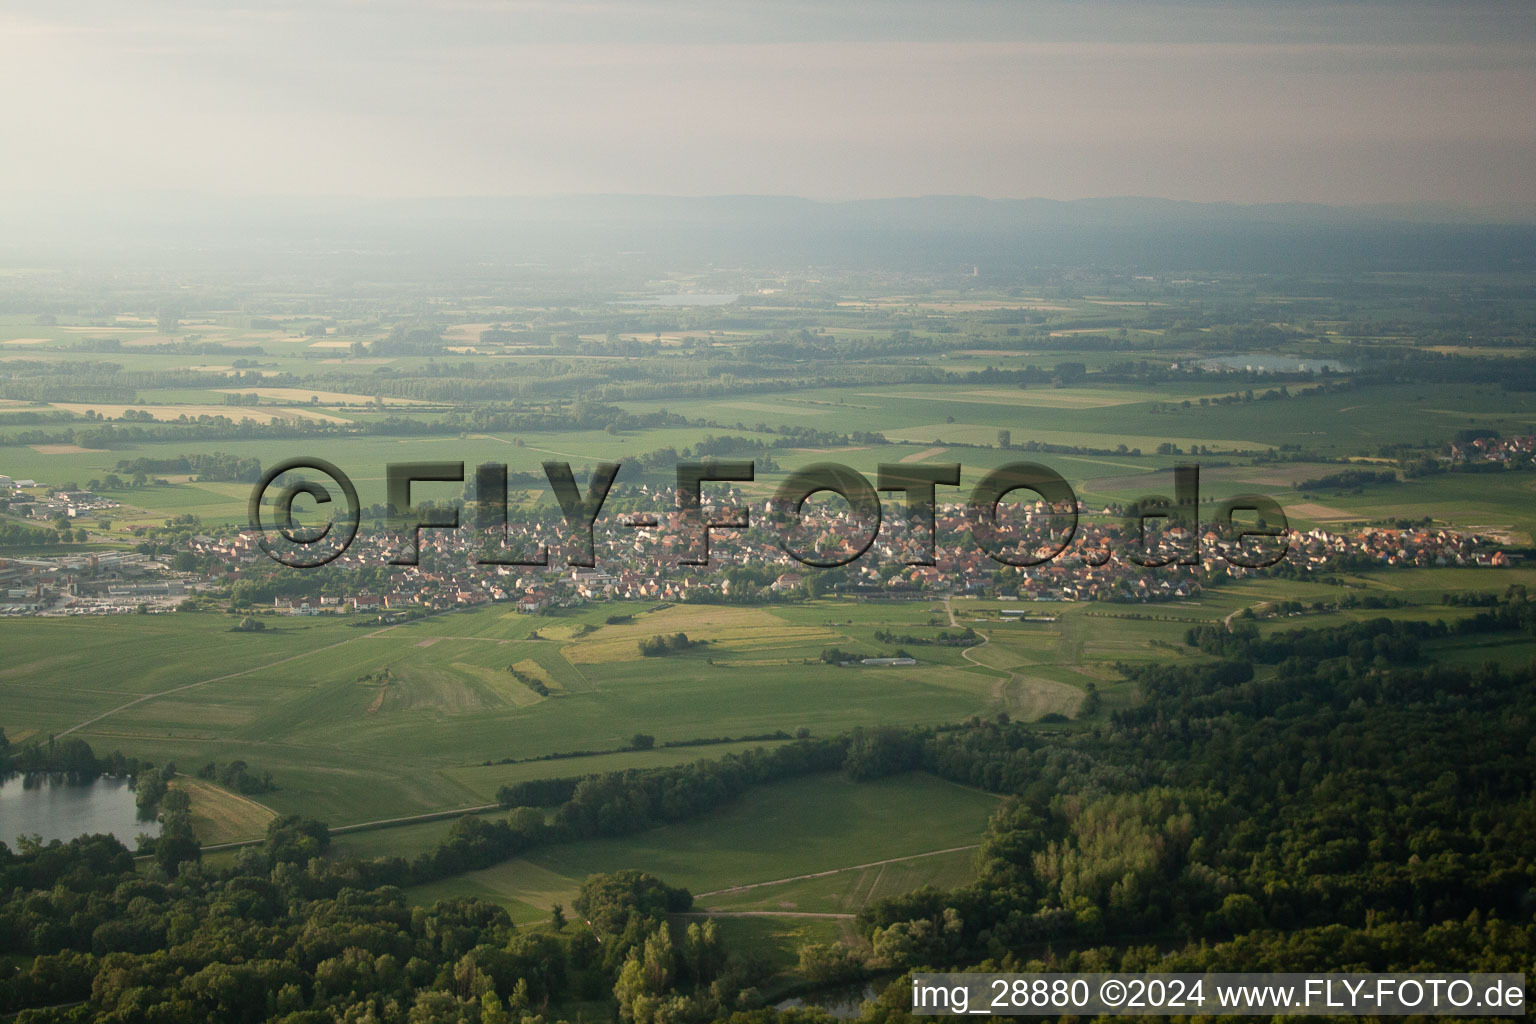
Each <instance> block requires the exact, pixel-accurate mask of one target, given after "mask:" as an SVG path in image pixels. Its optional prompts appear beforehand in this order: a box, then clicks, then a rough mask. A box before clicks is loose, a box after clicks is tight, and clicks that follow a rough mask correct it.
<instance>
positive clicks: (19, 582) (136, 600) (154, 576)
mask: <svg viewBox="0 0 1536 1024" xmlns="http://www.w3.org/2000/svg"><path fill="white" fill-rule="evenodd" d="M202 585H203V583H202V581H201V579H200V578H197V577H193V576H190V575H188V574H185V573H176V572H173V571H172V570H171V569H170V568H169V567H168V566H165V565H163V564H161V563H159V562H155V561H153V560H151V559H149V558H147V557H145V556H144V555H141V554H139V553H137V552H133V551H102V552H93V553H90V554H70V555H63V556H60V557H55V558H0V615H10V616H14V615H57V616H67V615H117V614H126V613H136V612H140V611H141V610H142V611H144V612H166V611H173V610H174V609H175V608H176V606H177V605H179V604H181V603H182V602H183V601H185V600H186V599H187V598H188V597H189V596H191V594H193V593H194V592H195V591H196V590H198V589H199V588H200V587H201V586H202Z"/></svg>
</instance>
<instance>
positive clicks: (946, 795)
mask: <svg viewBox="0 0 1536 1024" xmlns="http://www.w3.org/2000/svg"><path fill="white" fill-rule="evenodd" d="M997 802H998V801H997V798H995V797H992V796H989V795H987V794H985V793H980V792H977V791H974V790H969V789H965V788H963V787H960V786H956V785H953V784H952V783H948V782H944V781H941V780H939V779H935V778H933V777H931V776H927V775H920V774H910V775H903V776H898V777H894V778H888V779H881V780H878V781H875V782H867V783H855V782H850V781H848V780H847V779H845V778H843V777H842V776H812V777H810V778H806V779H798V780H795V781H792V782H786V783H781V784H778V785H774V786H769V787H764V788H762V789H757V790H753V791H750V792H748V793H747V794H746V795H744V796H742V797H741V798H740V799H738V800H736V801H735V802H733V803H732V804H731V805H730V806H728V807H727V808H725V809H723V810H721V811H719V812H716V813H714V814H710V815H707V816H705V817H703V818H699V819H697V820H693V821H688V822H684V823H681V824H677V825H669V826H665V827H662V828H658V829H653V830H651V831H650V832H645V833H642V834H640V835H636V836H625V837H623V838H619V839H603V840H589V841H585V842H578V843H569V844H565V845H561V846H555V847H550V848H548V849H544V850H539V851H537V852H535V853H533V854H531V855H529V856H527V857H525V858H519V859H516V860H511V861H507V862H506V863H504V864H498V865H497V866H495V867H492V868H487V869H485V870H482V871H472V872H470V873H468V874H466V875H462V876H459V877H456V878H452V879H449V880H446V881H443V882H438V883H434V884H431V885H426V886H421V887H419V888H417V889H414V890H412V893H411V894H412V898H413V899H415V900H417V901H419V902H423V903H430V902H431V901H432V900H434V899H438V898H441V897H443V896H447V895H455V896H459V895H475V896H480V897H482V898H484V899H489V900H494V901H495V902H498V903H501V904H503V905H504V906H507V907H508V908H509V909H511V910H512V911H513V913H514V916H516V917H518V918H519V919H522V920H528V921H534V920H543V919H544V918H546V917H547V916H548V914H549V908H550V907H551V906H553V905H554V904H555V903H562V904H564V905H565V906H566V908H567V909H569V907H570V901H571V899H573V898H574V896H575V894H576V890H577V888H578V887H579V886H580V885H581V882H582V880H583V879H585V878H586V877H587V875H589V874H594V873H599V872H606V871H614V870H617V869H619V868H625V867H635V868H640V869H642V870H645V871H649V872H651V873H652V874H655V875H657V876H659V877H661V878H665V879H667V880H668V881H669V882H671V883H672V884H674V885H682V886H685V887H686V888H688V889H689V890H691V891H692V892H693V893H694V894H695V905H696V906H697V907H698V908H700V909H701V910H709V909H719V910H722V911H733V912H741V911H760V910H771V911H774V912H792V913H825V914H845V915H846V914H851V913H854V912H855V911H857V909H858V907H859V906H862V905H863V902H864V901H866V900H868V899H869V898H870V897H871V896H872V895H890V894H892V893H894V892H898V891H905V890H906V889H911V888H916V887H917V886H918V885H921V884H924V883H925V882H943V881H948V882H949V883H950V884H956V883H958V882H961V881H964V880H966V879H968V878H969V877H970V861H969V853H970V852H974V851H959V852H958V853H956V854H945V855H942V856H939V857H931V858H930V857H914V856H913V855H915V854H926V853H931V852H933V851H935V850H944V849H949V848H953V847H966V846H973V845H975V844H976V843H977V842H979V840H980V836H981V831H982V828H983V827H984V826H985V825H986V822H987V818H988V816H989V815H990V814H991V813H992V811H993V810H994V809H995V808H996V806H997ZM893 858H911V859H900V860H895V861H894V863H892V864H890V865H887V866H886V868H887V870H886V878H884V879H880V880H879V881H878V882H876V881H875V880H874V879H871V878H870V877H869V870H870V869H868V868H860V867H858V866H859V865H867V864H871V863H872V862H875V861H882V860H890V859H893ZM875 870H876V875H878V873H879V872H878V867H877V868H876V869H875ZM827 871H836V872H837V874H834V875H829V876H827V877H826V878H823V879H815V880H807V881H804V882H787V883H785V884H784V885H783V886H779V885H773V886H760V887H758V888H755V889H741V890H738V891H736V892H727V891H724V890H729V889H731V888H732V887H735V886H747V885H752V884H754V883H761V882H774V881H777V880H780V879H786V878H790V877H791V876H796V875H809V874H816V873H821V872H827ZM855 890H857V891H855ZM786 902H792V903H794V904H795V906H793V907H786V906H783V905H782V904H784V903H786ZM759 904H765V905H759ZM766 904H771V905H766ZM849 908H851V909H849Z"/></svg>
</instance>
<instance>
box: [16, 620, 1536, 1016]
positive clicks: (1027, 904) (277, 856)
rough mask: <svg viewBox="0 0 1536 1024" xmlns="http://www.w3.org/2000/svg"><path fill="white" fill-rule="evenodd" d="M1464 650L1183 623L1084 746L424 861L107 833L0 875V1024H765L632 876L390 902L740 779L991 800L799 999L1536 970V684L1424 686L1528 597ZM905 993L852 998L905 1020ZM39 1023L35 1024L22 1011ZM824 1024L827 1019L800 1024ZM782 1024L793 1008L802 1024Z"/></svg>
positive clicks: (1527, 676)
mask: <svg viewBox="0 0 1536 1024" xmlns="http://www.w3.org/2000/svg"><path fill="white" fill-rule="evenodd" d="M1478 603H1479V605H1480V607H1481V610H1480V611H1479V612H1478V613H1477V615H1476V616H1475V617H1474V618H1472V619H1468V620H1463V621H1462V623H1460V624H1458V625H1455V626H1449V625H1447V626H1435V625H1429V626H1418V625H1413V626H1410V625H1407V624H1402V623H1396V624H1394V623H1392V622H1390V621H1388V620H1380V621H1378V622H1365V623H1361V624H1359V625H1356V626H1351V627H1345V628H1330V629H1316V630H1292V631H1287V632H1283V633H1274V634H1270V635H1269V636H1268V637H1267V638H1259V637H1258V636H1257V635H1256V634H1255V633H1254V632H1252V631H1251V630H1249V629H1246V628H1239V629H1234V630H1233V631H1232V632H1231V633H1228V634H1222V633H1220V632H1216V631H1199V630H1196V631H1193V632H1192V633H1191V634H1190V636H1189V642H1190V648H1189V649H1190V651H1191V652H1196V653H1195V656H1193V657H1190V658H1187V659H1184V660H1181V661H1179V662H1175V663H1171V664H1170V663H1161V664H1147V665H1125V666H1122V671H1123V672H1124V673H1125V674H1126V675H1127V676H1129V677H1130V678H1132V679H1133V680H1134V681H1135V682H1136V683H1137V686H1138V689H1139V693H1140V700H1139V701H1138V702H1137V703H1136V704H1135V705H1133V706H1130V707H1126V708H1123V709H1121V710H1117V711H1113V712H1106V711H1102V710H1099V711H1095V712H1092V713H1091V717H1090V718H1088V719H1087V720H1086V721H1084V722H1082V723H1080V727H1078V728H1076V729H1067V730H1063V729H1060V728H1052V727H1042V726H1039V725H1026V724H1020V723H1015V722H1010V721H1008V720H1007V719H1006V717H1004V716H999V717H997V718H995V719H986V720H983V719H979V718H976V719H972V720H970V721H968V722H965V723H960V724H956V725H953V726H948V727H943V728H918V729H896V728H879V729H870V730H857V731H854V732H852V733H848V734H845V735H842V736H838V737H835V738H830V739H802V740H799V741H796V742H793V743H787V744H784V745H783V746H780V747H778V748H775V749H774V750H772V751H754V752H748V753H745V754H741V755H732V756H728V757H724V758H720V759H718V760H713V761H700V762H696V763H695V764H693V765H688V766H682V767H676V768H667V769H660V770H655V771H646V772H634V771H632V772H625V773H614V774H608V775H596V776H589V777H587V778H584V779H581V780H579V781H572V780H562V781H560V782H557V783H550V784H546V785H543V786H529V787H527V788H526V789H523V790H510V791H508V792H507V793H506V794H505V797H506V799H507V800H508V801H511V800H516V799H521V800H525V801H526V802H527V803H528V804H530V805H534V804H539V805H545V806H553V808H554V809H553V813H552V814H547V813H546V812H545V811H543V810H539V809H536V808H535V807H533V806H522V807H516V808H514V809H512V810H511V812H510V813H509V815H508V816H507V817H506V818H505V819H503V820H500V821H494V822H489V823H488V822H486V821H485V820H484V819H480V818H466V819H463V820H461V821H460V822H459V823H458V824H457V825H456V826H455V827H454V829H453V831H452V833H451V835H450V837H449V838H448V840H447V841H446V842H444V843H443V844H442V845H441V846H439V847H438V848H437V849H435V850H433V851H430V852H428V853H425V854H422V855H421V856H419V857H418V858H416V859H414V860H412V861H405V860H401V859H398V858H396V859H381V860H370V861H359V860H354V859H347V858H339V857H331V856H329V855H328V844H329V834H328V832H327V830H326V828H325V826H324V825H323V824H321V823H319V822H313V821H307V820H303V819H299V818H285V819H281V820H279V821H277V822H274V823H273V825H272V826H271V828H270V830H269V833H268V837H267V840H266V842H265V843H264V844H262V845H261V846H259V847H252V848H247V849H245V850H242V851H241V852H240V854H239V855H238V857H237V858H236V860H235V863H234V865H233V866H231V867H229V868H223V869H217V870H215V869H213V868H210V867H205V866H203V865H202V864H200V863H199V862H198V853H197V850H196V846H195V844H190V845H188V844H185V843H182V844H181V845H180V846H178V847H177V848H176V852H175V855H173V856H159V857H157V858H156V861H155V863H154V864H148V863H145V864H138V865H136V864H135V862H134V860H133V858H132V856H131V855H130V854H129V852H128V851H127V850H126V849H124V848H123V847H122V846H121V845H120V844H119V843H117V842H116V841H115V840H113V839H110V838H106V837H99V836H98V837H90V838H81V839H78V840H75V841H74V842H71V843H67V844H58V843H55V844H49V845H46V846H41V845H37V844H26V845H24V847H23V848H22V849H21V850H19V851H11V850H9V849H0V880H3V893H4V895H3V898H0V943H3V949H0V953H3V954H4V955H5V958H6V959H5V961H4V962H5V963H6V964H7V965H8V966H7V968H6V969H7V972H8V973H7V975H6V976H5V977H4V978H3V979H0V1006H3V1007H5V1008H8V1009H13V1010H18V1009H19V1010H21V1011H22V1012H21V1014H20V1016H19V1018H18V1020H20V1021H34V1022H40V1021H86V1020H101V1021H111V1022H123V1024H127V1022H139V1021H143V1022H152V1021H177V1022H191V1021H210V1022H221V1024H222V1022H230V1021H251V1022H256V1021H282V1022H286V1024H310V1022H313V1024H322V1022H333V1021H349V1022H350V1021H357V1022H363V1021H378V1022H387V1021H401V1022H410V1024H416V1022H434V1021H479V1022H487V1024H489V1022H495V1021H506V1020H530V1019H531V1020H553V1019H560V1018H561V1017H562V1013H563V1011H562V1009H561V1008H562V1007H564V1006H568V1005H570V1004H571V1002H572V1001H574V1000H593V999H605V998H606V999H609V1000H611V1003H610V1004H609V1005H610V1006H611V1007H612V1011H611V1012H613V1013H616V1014H617V1015H618V1016H619V1017H620V1018H622V1019H623V1020H624V1021H626V1022H632V1024H660V1022H667V1024H672V1022H679V1024H687V1022H702V1021H705V1020H714V1019H727V1018H730V1019H735V1020H737V1021H738V1024H745V1022H747V1021H766V1020H769V1019H771V1018H773V1017H775V1016H778V1014H776V1013H775V1011H773V1010H771V1009H766V1008H764V1007H762V1005H761V1003H762V988H761V986H762V985H763V984H764V983H765V982H766V981H767V980H768V977H769V975H770V974H771V972H770V971H769V970H768V969H767V967H766V966H765V965H764V964H763V963H762V962H760V961H759V960H757V959H756V958H754V957H753V956H752V955H750V954H746V953H744V952H742V951H733V950H730V949H727V948H725V946H724V944H723V943H722V942H721V940H720V938H719V936H718V935H717V934H716V932H715V930H714V929H713V928H712V927H711V926H710V925H709V924H708V923H707V921H700V920H697V919H693V921H692V923H690V924H687V925H686V926H684V924H683V923H682V922H683V921H684V920H685V919H683V918H678V917H676V916H675V915H676V914H677V912H679V911H682V910H686V909H687V908H688V907H689V905H690V903H691V897H690V896H689V895H688V893H686V892H685V891H682V890H678V889H675V888H673V887H670V886H668V885H666V884H665V882H664V881H662V880H659V879H655V878H652V877H650V876H648V875H644V874H642V873H640V872H637V871H629V872H620V873H618V874H616V875H601V876H593V877H592V878H590V879H588V881H587V883H586V885H585V886H584V887H583V890H582V895H581V899H580V900H579V901H578V902H577V903H576V904H575V905H574V906H573V907H572V908H571V909H573V910H574V911H575V912H576V915H577V917H578V918H579V919H578V920H572V921H569V922H567V921H566V920H565V916H564V913H563V908H556V913H555V915H554V919H553V920H552V921H551V923H550V925H549V926H547V927H543V928H534V929H528V928H523V929H519V928H515V927H514V926H513V925H512V924H511V922H510V920H509V919H508V917H507V915H506V913H505V912H504V911H503V910H501V909H500V908H498V907H496V906H492V905H489V904H485V903H481V902H477V901H475V900H472V899H449V900H441V901H438V902H435V903H433V904H432V905H430V906H413V905H412V904H411V902H410V901H409V900H408V899H407V897H406V895H405V893H404V892H403V887H405V886H409V885H414V884H418V883H421V882H424V881H429V880H433V879H440V878H444V877H447V876H451V875H454V874H457V873H459V872H462V871H465V870H469V869H471V868H474V867H479V866H484V865H486V864H490V863H495V862H496V861H499V860H503V859H506V858H508V857H511V856H514V855H516V854H518V853H520V852H522V851H524V850H527V849H529V848H530V847H532V846H535V845H540V844H548V843H557V842H563V841H567V840H570V839H575V838H584V837H595V836H612V835H622V834H625V833H632V832H636V831H640V830H643V829H647V828H650V827H653V826H656V825H658V824H663V823H666V822H671V821H679V820H683V819H686V818H691V817H696V816H698V815H701V814H704V813H707V812H708V811H710V810H712V809H715V808H718V807H720V806H722V805H724V804H726V803H727V802H729V801H731V800H734V799H736V798H738V797H739V796H740V795H741V794H743V793H745V792H747V791H748V790H749V789H751V788H752V787H754V786H759V785H763V784H766V783H770V782H773V781H776V780H779V779H784V778H789V777H792V776H795V775H807V774H813V773H824V772H832V771H842V772H844V773H846V774H848V775H849V776H851V777H852V778H854V779H871V778H877V777H880V776H885V775H891V774H895V773H899V772H905V771H912V770H922V771H928V772H932V773H935V774H937V775H939V776H942V777H944V778H946V779H950V780H954V781H957V782H961V783H964V784H967V785H972V786H977V787H981V788H984V789H986V790H989V791H991V792H995V793H1000V794H1007V795H1008V799H1007V800H1006V801H1005V802H1004V803H1003V805H1002V806H1001V808H1000V810H999V811H998V812H997V813H996V815H995V816H994V818H993V820H992V822H991V824H990V826H989V828H988V830H987V834H986V837H985V840H984V843H983V846H982V849H981V851H980V853H979V861H978V864H979V874H978V877H977V879H976V881H975V882H974V883H973V884H970V885H968V886H965V887H963V888H960V889H957V890H953V891H947V892H945V891H938V890H933V889H920V890H917V891H915V892H912V893H909V894H907V895H904V896H900V897H897V898H894V899H889V900H885V901H883V902H880V903H877V904H874V905H872V906H870V907H868V908H866V909H865V911H863V912H862V913H861V914H860V916H859V919H858V922H857V924H858V927H859V929H860V930H861V932H862V935H863V936H864V937H865V938H866V939H867V943H866V944H864V945H862V946H861V947H859V948H852V947H848V948H844V947H827V946H808V947H806V948H804V949H802V950H801V963H802V967H803V968H804V970H805V973H806V974H807V976H810V977H814V978H821V979H825V980H836V979H838V978H857V977H861V976H863V975H864V974H865V973H866V972H870V971H879V972H883V975H882V976H889V974H890V973H893V972H902V971H907V970H911V969H915V968H920V967H932V968H956V969H965V968H983V969H997V970H1031V969H1055V970H1138V971H1139V970H1144V969H1151V970H1181V971H1200V970H1227V971H1236V970H1250V971H1260V970H1272V971H1283V970H1311V969H1338V968H1340V967H1349V968H1354V969H1361V970H1388V969H1413V968H1418V969H1424V968H1426V967H1436V968H1442V969H1458V970H1480V971H1517V972H1518V971H1525V972H1527V973H1532V972H1533V968H1536V923H1533V914H1536V799H1533V779H1536V771H1533V769H1536V740H1533V739H1532V731H1531V725H1532V709H1533V708H1536V665H1531V664H1527V665H1524V666H1521V667H1514V668H1511V667H1501V666H1499V665H1497V664H1494V663H1491V662H1490V663H1487V664H1483V665H1472V664H1459V663H1451V662H1446V661H1439V662H1436V661H1426V659H1425V657H1424V654H1425V651H1426V649H1427V648H1429V647H1430V646H1431V645H1433V644H1435V643H1437V642H1440V641H1441V640H1442V639H1443V638H1445V637H1447V636H1451V635H1455V634H1458V633H1464V632H1472V631H1475V632H1486V633H1489V634H1493V633H1500V634H1505V635H1510V634H1519V635H1530V634H1531V633H1532V632H1536V620H1533V617H1532V615H1531V606H1530V604H1529V603H1528V602H1527V601H1526V599H1525V595H1524V594H1522V593H1519V592H1511V593H1508V594H1505V595H1502V596H1500V595H1486V596H1485V598H1484V599H1481V600H1480V601H1479V602H1478ZM904 992H905V988H904V986H903V985H901V984H893V985H891V986H889V987H888V988H887V989H886V990H885V994H884V995H883V996H881V997H880V998H879V999H877V1000H876V1001H875V1002H874V1003H872V1004H870V1005H868V1006H867V1007H866V1011H865V1017H866V1019H868V1020H871V1021H885V1020H895V1019H905V1018H906V1017H907V1011H906V1010H905V1009H904V1008H903V1006H902V1005H901V1002H902V998H903V995H904ZM28 1007H31V1008H33V1009H26V1008H28ZM796 1015H797V1016H799V1017H800V1018H801V1019H819V1018H820V1016H821V1015H820V1014H819V1012H817V1011H803V1012H799V1013H797V1014H796ZM786 1016H787V1014H786Z"/></svg>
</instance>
